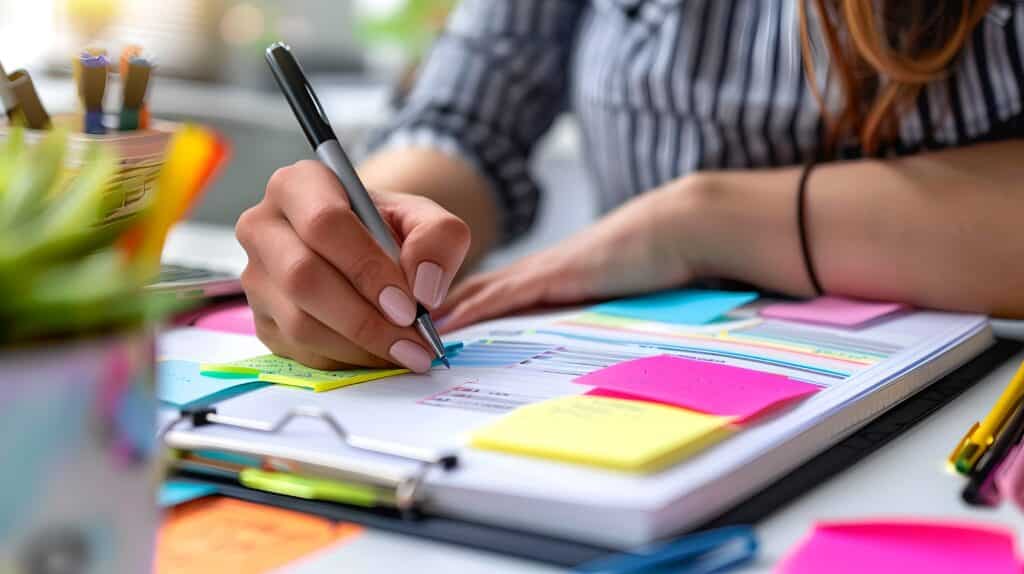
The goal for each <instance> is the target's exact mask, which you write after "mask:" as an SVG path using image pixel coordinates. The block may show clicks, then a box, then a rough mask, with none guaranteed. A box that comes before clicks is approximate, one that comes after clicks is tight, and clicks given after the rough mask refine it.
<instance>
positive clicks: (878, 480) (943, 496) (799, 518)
mask: <svg viewBox="0 0 1024 574" xmlns="http://www.w3.org/2000/svg"><path fill="white" fill-rule="evenodd" d="M232 237H233V234H232V233H231V232H230V231H229V230H223V229H222V230H217V229H210V228H207V227H203V226H195V225H186V226H183V227H181V228H179V229H178V230H176V231H175V233H174V234H173V235H172V237H171V240H170V241H169V243H168V247H167V250H166V251H165V253H166V254H167V255H168V256H170V257H171V258H172V259H175V260H179V261H181V260H185V261H188V260H193V259H196V258H198V257H200V254H205V256H206V257H203V258H204V259H205V258H207V257H210V256H211V255H212V256H213V258H214V259H215V260H217V261H220V262H222V263H223V265H221V267H224V268H226V269H234V270H239V269H241V267H242V266H243V265H244V261H245V259H244V253H243V252H242V251H241V250H240V248H238V247H237V246H233V245H232V242H233V239H232ZM997 326H998V331H999V332H1000V333H1003V334H1006V335H1011V336H1013V335H1018V336H1019V335H1020V334H1021V333H1022V332H1024V329H1022V328H1021V325H1020V324H1019V323H1016V324H1015V322H999V324H998V325H997ZM1022 360H1024V352H1022V353H1020V354H1018V355H1017V356H1016V357H1014V358H1013V359H1012V360H1010V361H1008V362H1007V363H1006V364H1005V365H1003V366H1002V367H1000V368H999V369H998V370H997V371H995V372H993V373H992V374H991V375H989V376H988V377H987V378H985V379H984V380H982V381H980V382H979V383H977V384H976V385H975V386H974V387H973V388H971V389H970V390H968V391H967V392H966V393H965V394H964V395H962V396H961V397H959V398H958V399H956V400H954V401H953V402H951V403H950V404H948V405H946V406H945V407H943V408H942V409H941V410H940V411H939V412H937V413H935V414H933V415H932V416H931V417H929V418H928V419H927V420H925V421H923V422H921V423H919V424H918V425H916V426H915V427H914V428H912V429H910V430H909V431H907V432H906V433H904V434H903V435H901V436H900V437H898V438H897V439H896V440H895V441H893V442H892V443H890V444H889V445H887V446H885V447H883V448H882V449H881V450H879V451H877V452H875V453H874V454H872V455H871V456H869V457H868V458H867V459H865V460H863V461H861V462H860V463H858V464H857V465H855V466H854V467H852V468H850V469H847V470H845V471H844V472H842V473H840V474H839V475H838V476H837V477H835V478H833V479H832V480H829V481H828V482H827V483H826V484H824V485H822V486H821V487H819V488H817V489H816V490H813V491H811V492H810V493H808V494H807V495H805V496H804V497H802V498H800V499H798V500H797V501H796V502H794V503H793V504H790V505H789V506H787V507H785V508H784V509H783V510H781V511H780V512H779V513H778V514H776V515H775V516H774V517H772V518H770V519H768V520H766V521H764V522H763V523H762V524H761V525H760V526H758V528H757V531H758V534H759V536H760V541H761V545H762V549H761V552H760V555H759V558H758V561H757V562H756V563H755V564H754V565H752V566H750V567H747V568H745V569H742V570H737V571H736V572H737V574H768V573H770V572H771V570H772V567H773V565H774V564H775V563H776V562H777V561H778V559H779V558H781V557H782V556H784V555H785V554H786V553H787V551H788V550H789V549H791V548H792V547H793V546H794V545H795V544H797V543H798V542H799V541H800V539H801V538H802V537H803V536H804V535H805V534H806V533H807V532H808V531H809V529H810V528H811V526H812V524H814V522H815V521H818V520H836V519H838V520H842V519H857V518H878V517H928V518H936V519H949V520H973V521H980V522H987V523H999V524H1003V525H1006V526H1008V527H1010V528H1012V529H1014V530H1015V531H1017V532H1020V533H1024V514H1022V513H1021V512H1020V511H1018V510H1016V509H1015V508H1013V507H1011V506H1008V505H1004V506H1003V507H1002V508H1000V509H998V510H978V509H973V508H971V507H968V506H967V505H965V504H964V503H962V502H961V500H960V489H961V488H962V486H963V480H962V479H961V478H959V477H956V476H952V475H950V474H948V473H947V472H946V471H945V468H944V461H945V458H946V456H947V455H948V453H949V451H950V450H951V449H952V448H953V445H954V444H955V443H956V442H957V441H958V440H959V439H960V437H961V436H962V434H963V432H964V431H965V430H966V429H967V428H968V427H969V426H970V425H971V423H973V422H974V421H976V420H978V419H979V418H980V417H982V416H983V415H984V414H985V413H986V412H987V411H988V409H989V408H990V407H991V406H992V404H994V403H995V400H996V397H997V396H998V395H999V393H1000V392H1001V391H1002V388H1003V387H1004V386H1005V385H1006V383H1007V382H1008V381H1009V380H1010V378H1011V376H1012V375H1013V372H1014V370H1015V368H1016V367H1017V365H1019V364H1020V363H1021V361H1022ZM1019 543H1020V544H1021V547H1022V550H1024V538H1022V539H1021V540H1019ZM413 566H414V568H412V569H415V570H417V571H422V572H446V573H452V574H469V573H476V572H481V573H483V572H493V573H496V574H501V573H508V574H519V573H522V572H535V571H537V572H543V571H551V569H550V568H548V567H545V566H544V565H541V564H535V563H531V562H527V561H521V560H512V559H509V558H506V557H502V556H497V555H492V554H488V553H485V552H477V551H470V550H467V549H463V548H459V547H455V546H449V545H443V544H437V543H430V542H424V541H421V540H415V539H411V538H405V537H401V536H396V535H392V534H386V533H378V532H373V533H369V534H366V535H363V536H362V537H360V538H357V539H355V540H354V541H347V542H344V543H342V544H341V545H339V546H338V547H336V548H330V549H327V550H325V551H323V552H320V553H317V554H314V555H311V556H309V557H307V558H305V559H303V560H300V561H299V562H297V563H295V564H292V565H290V566H288V567H287V568H285V569H283V570H281V572H282V573H288V574H319V573H329V572H338V571H342V570H343V571H345V572H388V571H395V570H404V569H411V568H410V567H413Z"/></svg>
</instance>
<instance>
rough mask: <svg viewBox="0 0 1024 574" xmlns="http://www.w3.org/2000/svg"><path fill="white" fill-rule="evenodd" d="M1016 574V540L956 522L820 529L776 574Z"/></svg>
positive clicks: (828, 525)
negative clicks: (868, 573)
mask: <svg viewBox="0 0 1024 574" xmlns="http://www.w3.org/2000/svg"><path fill="white" fill-rule="evenodd" d="M822 572H828V574H864V573H865V572H870V573H871V574H910V573H911V572H914V573H916V572H927V573H928V574H965V573H967V572H979V573H980V572H984V573H985V574H1020V572H1021V564H1020V562H1019V559H1018V558H1017V557H1016V555H1015V550H1014V534H1013V532H1012V531H1010V530H1008V529H1002V528H997V527H994V526H982V525H972V524H967V523H964V524H960V523H955V522H949V523H943V522H925V521H920V522H913V521H910V522H903V521H878V522H875V521H869V522H845V523H843V522H839V523H822V524H818V525H816V526H815V528H814V530H813V532H812V533H811V535H810V536H809V537H808V538H807V539H806V540H804V542H803V544H801V545H800V546H799V547H798V548H797V549H796V551H794V552H793V554H791V555H790V556H789V557H787V558H786V559H785V560H783V562H782V563H781V564H780V565H779V568H778V569H777V570H776V573H777V574H821V573H822Z"/></svg>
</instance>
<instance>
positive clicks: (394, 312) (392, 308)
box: [377, 285, 416, 327]
mask: <svg viewBox="0 0 1024 574" xmlns="http://www.w3.org/2000/svg"><path fill="white" fill-rule="evenodd" d="M377 300H378V301H380V308H381V309H383V310H384V313H385V314H386V315H387V316H388V319H391V322H392V323H394V324H396V325H398V326H399V327H408V326H409V325H412V322H413V320H414V319H415V318H416V305H415V304H413V302H412V301H411V300H410V299H409V296H408V295H406V294H405V293H404V292H403V291H402V290H401V289H399V288H398V287H393V286H390V285H389V286H387V287H385V288H383V289H381V291H380V296H379V297H377Z"/></svg>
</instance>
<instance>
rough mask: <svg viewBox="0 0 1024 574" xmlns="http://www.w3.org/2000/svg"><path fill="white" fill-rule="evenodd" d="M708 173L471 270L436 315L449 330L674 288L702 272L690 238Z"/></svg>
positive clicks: (667, 187)
mask: <svg viewBox="0 0 1024 574" xmlns="http://www.w3.org/2000/svg"><path fill="white" fill-rule="evenodd" d="M706 181H707V180H706V179H705V178H702V177H689V178H685V179H683V180H679V181H676V182H672V183H670V184H668V185H666V186H664V187H663V188H660V189H658V190H655V191H652V192H650V193H646V194H644V195H642V196H640V197H638V198H636V199H634V200H632V201H631V202H629V203H627V204H625V205H623V206H622V207H620V208H619V209H617V210H615V211H613V212H612V213H610V214H609V215H607V216H606V217H604V218H603V219H601V220H600V221H598V222H597V223H596V224H594V225H592V226H590V227H588V228H587V229H585V230H583V231H581V232H579V233H577V234H576V235H574V236H572V237H570V238H569V239H567V240H565V241H563V242H562V243H560V244H558V245H556V246H554V247H552V248H549V249H545V250H543V251H540V252H538V253H535V254H533V255H529V256H527V257H525V258H523V259H521V260H519V261H517V262H515V263H513V264H512V265H509V266H508V267H505V268H502V269H498V270H496V271H491V272H488V273H483V274H481V275H476V276H473V277H470V278H469V279H468V280H466V281H464V282H463V283H461V284H460V285H458V286H457V287H456V288H455V289H454V290H453V291H452V294H451V296H450V297H449V298H448V300H447V301H446V302H445V303H444V305H443V306H442V307H441V308H440V309H438V310H437V311H436V312H435V313H434V316H435V317H438V318H440V319H442V320H441V322H440V323H439V327H440V328H441V330H442V331H443V332H451V331H453V330H455V329H459V328H461V327H464V326H466V325H469V324H472V323H476V322H478V321H482V320H485V319H490V318H494V317H498V316H502V315H507V314H509V313H514V312H516V311H522V310H525V309H530V308H534V307H542V306H548V305H570V304H574V303H582V302H585V301H589V300H595V299H607V298H612V297H622V296H626V295H635V294H640V293H646V292H651V291H657V290H660V289H667V288H671V287H678V286H680V285H682V284H684V283H686V282H687V281H690V280H692V279H694V278H695V277H697V276H698V275H699V273H700V270H699V261H698V259H697V258H696V257H695V255H696V254H699V253H702V250H701V249H700V248H699V247H698V246H697V245H696V244H695V242H694V241H692V240H691V239H690V237H691V233H690V231H691V230H692V229H694V227H695V226H693V225H691V224H690V223H689V219H690V218H691V215H692V214H693V213H695V211H696V209H695V202H697V201H700V197H701V196H702V195H705V194H707V193H708V192H709V191H710V190H709V189H707V187H708V186H707V185H706Z"/></svg>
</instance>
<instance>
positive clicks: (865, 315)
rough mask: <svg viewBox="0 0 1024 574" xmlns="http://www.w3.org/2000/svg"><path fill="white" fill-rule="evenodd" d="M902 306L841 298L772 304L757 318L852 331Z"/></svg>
mask: <svg viewBox="0 0 1024 574" xmlns="http://www.w3.org/2000/svg"><path fill="white" fill-rule="evenodd" d="M906 308H907V306H906V305H904V304H902V303H881V302H875V301H859V300H857V299H847V298H845V297H830V296H825V297H818V298H816V299H811V300H809V301H801V302H799V303H775V304H774V305H765V306H764V307H762V308H761V316H762V317H768V318H771V319H786V320H789V321H803V322H806V323H822V324H825V325H839V326H841V327H856V326H858V325H863V324H864V323H867V322H868V321H873V320H875V319H878V318H879V317H884V316H886V315H889V314H890V313H895V312H896V311H901V310H903V309H906Z"/></svg>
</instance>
